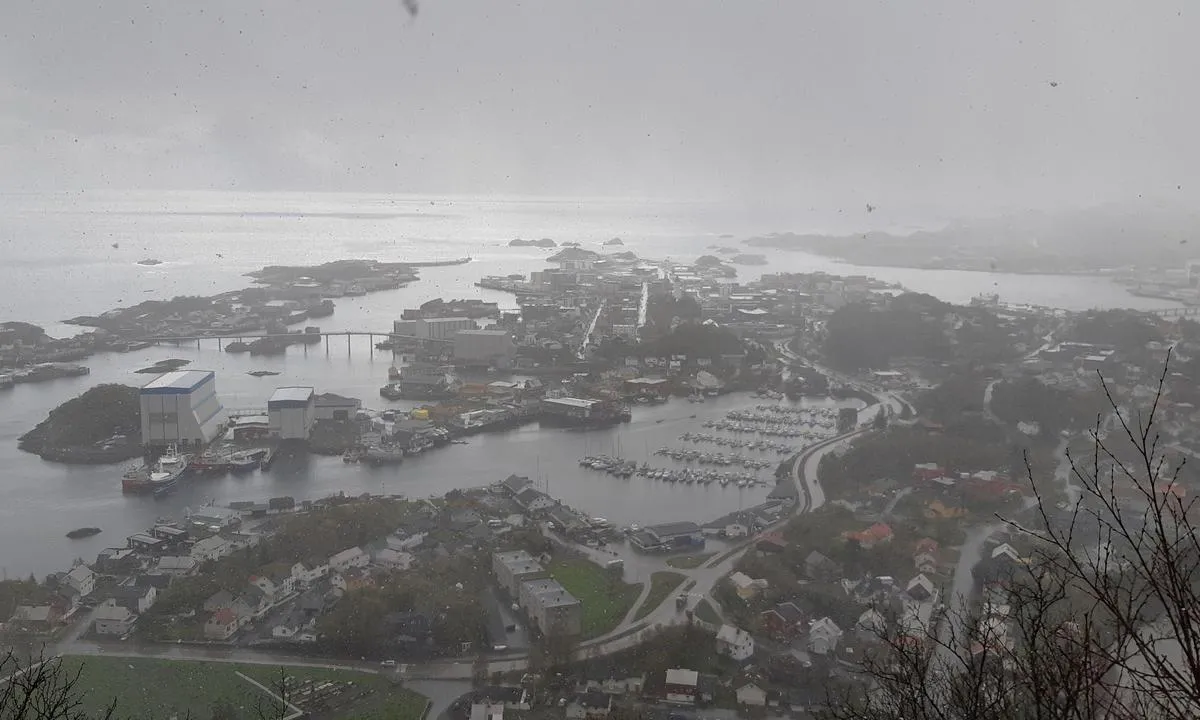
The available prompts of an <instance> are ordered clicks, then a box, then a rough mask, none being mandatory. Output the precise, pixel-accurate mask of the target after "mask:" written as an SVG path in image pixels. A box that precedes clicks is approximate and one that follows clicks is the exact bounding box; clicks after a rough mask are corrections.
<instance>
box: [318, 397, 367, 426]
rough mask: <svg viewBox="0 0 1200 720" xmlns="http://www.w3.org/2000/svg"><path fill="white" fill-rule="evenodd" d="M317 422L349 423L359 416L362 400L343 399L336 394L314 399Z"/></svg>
mask: <svg viewBox="0 0 1200 720" xmlns="http://www.w3.org/2000/svg"><path fill="white" fill-rule="evenodd" d="M313 405H314V408H315V410H316V418H317V420H334V421H347V420H353V419H354V418H355V417H357V416H358V411H359V410H362V400H359V399H358V398H352V397H343V396H341V395H337V394H334V393H322V394H320V395H317V396H315V397H314V398H313Z"/></svg>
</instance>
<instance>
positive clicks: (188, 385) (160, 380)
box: [142, 370, 214, 395]
mask: <svg viewBox="0 0 1200 720" xmlns="http://www.w3.org/2000/svg"><path fill="white" fill-rule="evenodd" d="M213 377H214V374H213V372H212V371H211V370H176V371H174V372H169V373H163V374H162V375H159V376H158V377H156V378H154V379H153V380H151V381H150V382H148V383H146V384H145V385H143V386H142V394H143V395H182V394H186V393H190V392H192V391H193V390H195V389H197V388H199V387H200V386H201V385H203V384H204V383H206V382H208V381H209V380H212V379H213Z"/></svg>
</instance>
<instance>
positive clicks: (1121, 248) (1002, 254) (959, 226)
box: [746, 205, 1200, 272]
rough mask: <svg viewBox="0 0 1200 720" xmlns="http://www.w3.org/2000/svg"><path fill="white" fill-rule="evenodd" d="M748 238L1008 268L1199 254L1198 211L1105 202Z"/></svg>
mask: <svg viewBox="0 0 1200 720" xmlns="http://www.w3.org/2000/svg"><path fill="white" fill-rule="evenodd" d="M746 243H747V244H748V245H753V246H756V247H773V248H782V249H788V250H804V251H807V252H812V253H816V254H819V255H827V256H832V257H837V258H842V259H844V260H847V261H849V262H853V263H857V264H863V265H894V266H903V267H927V268H939V267H944V268H958V269H968V270H998V271H1006V272H1085V271H1096V270H1103V269H1109V268H1116V267H1129V266H1138V267H1178V266H1180V265H1182V264H1183V263H1185V262H1186V261H1188V260H1192V259H1198V258H1200V213H1197V212H1195V211H1191V210H1187V209H1183V208H1174V207H1164V206H1158V205H1156V206H1147V207H1143V208H1136V207H1123V208H1118V207H1115V206H1102V207H1097V208H1093V209H1090V210H1085V211H1072V212H1061V213H1044V212H1030V213H1024V214H1021V215H1009V216H1004V217H1000V218H992V219H983V220H973V221H962V222H956V223H953V224H951V225H949V226H947V227H945V228H942V229H940V230H930V231H918V232H915V233H912V234H911V235H893V234H890V233H883V232H869V233H866V234H858V235H841V236H828V235H798V234H794V233H778V234H772V235H768V236H765V237H756V238H750V239H749V240H747V241H746Z"/></svg>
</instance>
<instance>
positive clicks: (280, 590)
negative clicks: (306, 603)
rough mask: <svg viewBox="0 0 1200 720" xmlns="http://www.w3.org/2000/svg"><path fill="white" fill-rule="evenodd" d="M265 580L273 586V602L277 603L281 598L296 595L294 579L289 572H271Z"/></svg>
mask: <svg viewBox="0 0 1200 720" xmlns="http://www.w3.org/2000/svg"><path fill="white" fill-rule="evenodd" d="M267 578H268V579H269V580H270V581H271V583H272V584H273V585H274V586H275V600H276V602H278V601H279V600H280V599H282V598H286V597H291V596H292V595H295V594H296V577H295V576H294V575H292V573H291V570H290V569H289V570H279V569H275V570H272V571H271V572H270V573H269V574H268V575H267Z"/></svg>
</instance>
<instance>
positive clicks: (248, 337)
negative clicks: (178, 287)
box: [140, 330, 454, 354]
mask: <svg viewBox="0 0 1200 720" xmlns="http://www.w3.org/2000/svg"><path fill="white" fill-rule="evenodd" d="M306 337H309V338H311V337H319V338H321V340H323V341H324V343H325V351H326V352H328V351H329V340H330V338H341V337H344V338H346V353H347V354H349V353H350V347H351V345H350V340H351V338H355V337H365V338H369V340H370V344H371V352H372V353H374V352H375V338H376V337H380V338H385V339H387V340H392V341H395V340H414V341H416V342H417V343H420V344H426V343H428V344H443V345H445V344H450V345H453V344H454V339H453V338H423V337H417V336H416V335H399V334H397V333H390V332H372V331H370V330H344V331H341V332H319V333H266V332H256V333H239V334H237V335H157V336H154V337H146V338H140V340H141V341H142V342H149V343H154V344H156V345H158V344H164V343H170V344H173V345H182V344H184V343H192V342H194V343H196V347H197V348H199V347H200V343H202V342H214V341H215V342H216V343H217V348H218V349H223V348H224V345H225V343H231V342H243V343H244V342H253V341H255V340H266V339H272V340H274V339H278V340H290V341H294V342H295V341H300V340H301V339H303V338H306ZM303 347H305V348H307V347H308V345H307V344H303Z"/></svg>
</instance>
